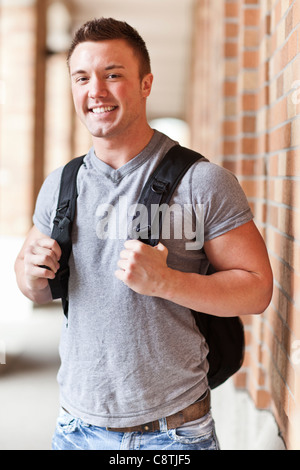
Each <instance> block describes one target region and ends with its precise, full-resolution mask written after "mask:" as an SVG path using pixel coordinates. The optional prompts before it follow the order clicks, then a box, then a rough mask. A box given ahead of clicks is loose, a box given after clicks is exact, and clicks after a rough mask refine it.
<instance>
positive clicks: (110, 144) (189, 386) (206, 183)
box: [15, 18, 272, 450]
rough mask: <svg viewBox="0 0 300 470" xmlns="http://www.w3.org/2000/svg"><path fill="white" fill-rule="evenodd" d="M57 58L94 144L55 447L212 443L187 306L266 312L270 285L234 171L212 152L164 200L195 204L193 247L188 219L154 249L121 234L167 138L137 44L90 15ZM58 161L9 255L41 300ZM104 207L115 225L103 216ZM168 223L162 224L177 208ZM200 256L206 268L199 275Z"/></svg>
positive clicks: (79, 218)
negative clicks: (149, 107)
mask: <svg viewBox="0 0 300 470" xmlns="http://www.w3.org/2000/svg"><path fill="white" fill-rule="evenodd" d="M68 64H69V69H70V76H71V85H72V93H73V98H74V104H75V109H76V112H77V114H78V116H79V117H80V119H81V120H82V122H83V123H84V124H85V125H86V127H87V128H88V130H89V131H90V133H91V135H92V139H93V147H92V149H90V151H89V152H88V154H87V156H86V157H85V164H84V165H83V166H82V168H81V169H80V170H79V174H78V178H77V185H78V193H79V196H78V200H77V213H76V220H75V223H74V227H73V232H72V241H73V251H72V255H71V259H70V280H69V317H68V325H64V327H63V329H62V337H61V344H60V354H61V361H62V362H61V367H60V370H59V374H58V381H59V384H60V391H61V393H60V398H61V407H62V410H61V414H60V417H59V419H58V424H57V429H56V432H55V435H54V438H53V448H54V449H78V448H79V449H116V450H117V449H168V450H176V449H180V450H184V449H186V450H192V449H218V442H217V438H216V436H215V431H214V422H213V419H212V416H211V413H210V404H209V388H208V381H207V376H206V375H207V370H208V366H207V361H206V355H207V347H206V343H205V340H204V338H203V337H202V335H201V334H200V333H199V331H198V329H197V328H196V326H195V323H194V319H193V316H192V314H191V312H190V309H194V310H198V311H202V312H206V313H208V314H215V315H219V316H233V315H247V314H258V313H261V312H263V311H264V310H265V308H266V307H267V305H268V304H269V302H270V298H271V293H272V273H271V269H270V264H269V260H268V256H267V252H266V248H265V245H264V242H263V240H262V238H261V236H260V234H259V232H258V230H257V229H256V227H255V225H254V223H253V221H252V215H251V212H250V209H249V207H248V204H247V201H246V198H245V196H244V194H243V192H242V190H241V188H240V186H239V184H238V182H237V180H236V178H235V177H234V176H233V175H232V174H231V173H229V172H228V171H226V170H224V169H222V168H221V167H218V166H217V165H214V164H211V163H209V162H198V163H196V164H194V165H193V166H192V167H191V169H190V170H188V172H187V173H186V175H185V176H184V177H183V178H182V180H181V182H180V183H179V185H178V187H177V189H176V191H175V193H174V195H173V198H172V201H171V203H170V205H171V204H172V205H173V204H174V205H177V207H184V206H185V207H186V208H188V210H189V211H190V213H192V212H193V216H194V215H195V212H196V207H200V208H201V211H202V212H201V214H202V218H201V217H200V218H201V220H202V222H201V223H202V225H201V227H200V228H201V230H202V231H203V237H204V246H199V243H198V244H195V245H194V249H191V246H190V242H191V240H190V239H189V236H188V234H187V233H186V232H187V230H184V231H183V233H182V236H181V237H175V236H172V235H171V236H165V237H162V239H161V243H159V244H158V246H157V247H155V248H153V247H151V246H149V245H146V244H144V243H142V242H140V241H139V240H137V239H134V238H131V239H130V237H128V234H127V230H126V227H127V225H128V219H127V209H126V210H124V202H125V201H126V207H127V208H128V207H131V206H132V205H134V204H136V203H137V201H138V197H139V195H140V192H141V190H142V188H143V186H144V184H145V182H146V180H147V178H148V177H149V175H150V174H151V173H152V171H153V170H154V169H155V168H156V166H157V164H158V162H159V161H160V160H161V159H162V158H163V157H164V155H165V154H166V152H167V151H168V150H169V149H170V148H171V147H173V146H174V145H175V142H174V141H172V140H171V139H169V138H168V137H167V136H165V135H163V134H161V133H159V132H158V131H154V130H153V129H151V127H150V126H149V124H148V122H147V119H146V100H147V97H148V96H149V94H150V91H151V85H152V79H153V77H152V74H151V69H150V60H149V56H148V52H147V49H146V46H145V43H144V41H143V40H142V38H141V37H140V36H139V35H138V33H137V32H136V31H135V30H134V29H133V28H131V27H130V26H128V25H127V24H126V23H122V22H119V21H116V20H113V19H103V18H102V19H100V20H93V21H91V22H88V23H86V24H85V25H83V26H82V27H81V28H80V29H79V30H78V32H77V33H76V35H75V38H74V41H73V43H72V46H71V48H70V52H69V56H68ZM61 171H62V169H61V168H59V169H58V170H56V171H54V172H53V173H52V174H51V175H50V176H49V177H48V178H47V179H46V181H45V182H44V184H43V187H42V189H41V191H40V194H39V197H38V200H37V204H36V210H35V214H34V218H33V220H34V226H33V228H32V229H31V231H30V233H29V235H28V237H27V239H26V241H25V243H24V246H23V247H22V249H21V252H20V254H19V256H18V258H17V260H16V266H15V269H16V275H17V280H18V284H19V286H20V289H21V290H22V292H23V293H24V294H25V295H26V296H27V297H29V298H30V299H32V300H33V301H35V302H37V303H41V304H42V303H46V302H49V301H50V300H51V292H50V289H49V285H48V279H52V278H54V277H55V273H56V272H57V270H58V268H59V259H60V255H61V250H60V247H59V245H58V244H57V242H55V241H54V240H52V239H51V238H50V234H51V229H52V221H53V217H54V214H55V210H56V202H57V197H58V189H59V183H60V175H61ZM111 208H113V210H112V209H111ZM110 210H111V212H109V211H110ZM114 210H116V214H117V217H116V218H115V219H113V220H114V221H115V222H116V221H117V222H116V225H117V226H115V225H114V230H112V232H113V233H112V232H111V231H108V230H107V228H108V225H109V223H108V222H110V221H111V220H112V219H110V218H109V217H107V214H108V213H114ZM170 220H171V219H170ZM170 223H171V225H172V226H171V229H170V233H171V234H173V233H174V230H175V229H176V227H175V225H176V217H175V218H174V219H172V220H171V222H170ZM110 227H111V226H110ZM124 227H125V234H124ZM126 239H127V240H126ZM187 247H188V249H187ZM192 248H193V246H192ZM209 262H210V263H212V265H213V266H214V267H215V269H216V270H217V272H216V273H215V274H213V275H211V276H205V274H206V271H207V266H208V263H209ZM41 266H47V267H48V268H50V270H49V269H45V268H43V267H41ZM199 273H200V274H199ZM195 402H196V405H194V404H195Z"/></svg>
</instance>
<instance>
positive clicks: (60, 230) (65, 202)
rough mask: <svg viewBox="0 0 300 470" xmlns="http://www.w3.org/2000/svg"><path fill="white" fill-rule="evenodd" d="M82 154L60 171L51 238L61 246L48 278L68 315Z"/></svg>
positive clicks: (55, 296)
mask: <svg viewBox="0 0 300 470" xmlns="http://www.w3.org/2000/svg"><path fill="white" fill-rule="evenodd" d="M83 158H84V155H83V156H81V157H77V158H74V159H73V160H71V161H70V162H69V163H67V164H66V165H65V166H64V168H63V171H62V175H61V182H60V190H59V196H58V203H57V209H56V216H55V218H54V221H53V229H52V234H51V238H53V239H54V240H56V241H57V242H58V244H59V245H60V247H61V251H62V255H61V259H60V261H59V263H60V268H59V270H58V271H57V273H56V276H55V279H49V285H50V289H51V293H52V298H53V299H59V298H61V299H62V305H63V310H64V313H65V315H66V317H67V315H68V281H69V257H70V254H71V250H72V240H71V233H72V223H73V220H74V217H75V212H76V199H77V196H78V194H77V173H78V171H79V168H80V167H81V165H82V164H83Z"/></svg>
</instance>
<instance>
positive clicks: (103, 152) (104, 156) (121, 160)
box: [93, 126, 154, 170]
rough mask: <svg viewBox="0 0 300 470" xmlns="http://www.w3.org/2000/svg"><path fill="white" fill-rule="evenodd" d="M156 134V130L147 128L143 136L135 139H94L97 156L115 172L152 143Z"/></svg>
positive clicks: (126, 137) (127, 137)
mask: <svg viewBox="0 0 300 470" xmlns="http://www.w3.org/2000/svg"><path fill="white" fill-rule="evenodd" d="M153 134H154V130H153V129H151V127H150V126H147V129H146V130H145V132H143V133H142V135H135V136H134V138H133V139H130V137H129V136H125V137H124V138H123V139H121V138H120V136H118V137H116V138H109V139H106V138H102V137H98V138H93V145H94V149H95V154H96V156H97V157H98V158H99V160H102V161H103V162H104V163H106V164H107V165H109V166H111V167H112V168H114V169H115V170H117V169H118V168H120V167H121V166H123V165H125V163H127V162H129V161H130V160H132V158H134V157H135V156H136V155H138V154H139V153H140V152H141V151H142V150H143V149H144V148H145V147H146V146H147V145H148V144H149V142H150V140H151V139H152V137H153Z"/></svg>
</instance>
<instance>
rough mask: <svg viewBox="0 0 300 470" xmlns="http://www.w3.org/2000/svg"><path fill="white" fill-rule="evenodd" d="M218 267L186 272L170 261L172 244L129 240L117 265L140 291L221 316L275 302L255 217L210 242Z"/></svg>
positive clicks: (209, 253) (127, 281) (248, 311)
mask: <svg viewBox="0 0 300 470" xmlns="http://www.w3.org/2000/svg"><path fill="white" fill-rule="evenodd" d="M204 250H205V253H206V256H207V257H208V259H209V261H210V263H211V264H212V265H213V266H214V268H215V269H216V271H217V272H216V273H214V274H211V275H209V276H206V275H201V274H196V273H186V272H181V271H178V270H174V269H171V268H169V267H168V266H167V255H168V252H167V249H166V248H165V247H164V246H163V245H162V244H161V243H160V244H159V245H158V246H157V247H155V248H153V247H151V246H148V245H145V244H144V243H142V242H139V241H137V240H129V241H127V242H125V249H124V250H123V251H122V252H121V255H120V260H119V262H118V266H119V269H118V270H117V271H116V273H115V274H116V276H117V278H118V279H120V280H121V281H123V282H124V283H125V284H126V285H127V286H128V287H130V288H131V289H133V290H134V291H136V292H138V293H140V294H143V295H149V296H156V297H161V298H164V299H166V300H170V301H172V302H175V303H176V304H179V305H182V306H184V307H187V308H190V309H192V310H196V311H201V312H205V313H208V314H213V315H218V316H240V315H247V314H259V313H262V312H263V311H264V310H265V309H266V308H267V306H268V305H269V303H270V301H271V297H272V290H273V275H272V270H271V266H270V262H269V257H268V253H267V249H266V246H265V243H264V240H263V238H262V237H261V235H260V233H259V231H258V229H257V228H256V226H255V224H254V223H253V222H252V221H251V222H248V223H245V224H244V225H241V226H240V227H238V228H235V229H233V230H230V231H229V232H227V233H225V234H224V235H220V236H218V237H216V238H214V239H212V240H209V241H207V242H205V244H204Z"/></svg>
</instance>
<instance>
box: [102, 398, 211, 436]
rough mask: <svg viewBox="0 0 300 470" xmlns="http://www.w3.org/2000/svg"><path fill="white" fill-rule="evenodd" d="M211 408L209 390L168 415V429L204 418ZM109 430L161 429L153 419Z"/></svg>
mask: <svg viewBox="0 0 300 470" xmlns="http://www.w3.org/2000/svg"><path fill="white" fill-rule="evenodd" d="M209 410H210V391H209V390H207V391H206V392H205V393H204V395H202V396H201V397H200V398H199V400H197V401H196V402H195V403H193V404H192V405H189V406H188V407H187V408H184V409H183V410H181V411H178V413H175V414H173V415H170V416H167V417H166V421H167V429H174V428H178V427H179V426H182V425H183V424H185V423H188V422H190V421H195V420H196V419H199V418H202V416H204V415H206V414H207V413H208V412H209ZM106 429H107V430H108V431H114V432H154V431H159V429H160V425H159V421H158V420H156V421H152V422H150V423H145V424H141V425H139V426H131V427H127V428H106Z"/></svg>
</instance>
